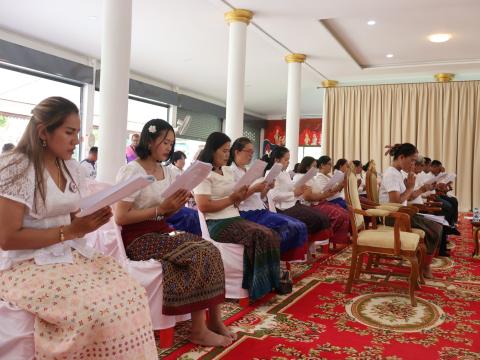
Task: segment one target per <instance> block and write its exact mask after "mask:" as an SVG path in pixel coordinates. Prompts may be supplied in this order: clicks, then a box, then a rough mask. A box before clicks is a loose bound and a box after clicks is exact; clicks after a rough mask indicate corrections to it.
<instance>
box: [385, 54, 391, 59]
mask: <svg viewBox="0 0 480 360" xmlns="http://www.w3.org/2000/svg"><path fill="white" fill-rule="evenodd" d="M385 56H386V57H387V58H389V59H391V58H392V57H393V54H387V55H385Z"/></svg>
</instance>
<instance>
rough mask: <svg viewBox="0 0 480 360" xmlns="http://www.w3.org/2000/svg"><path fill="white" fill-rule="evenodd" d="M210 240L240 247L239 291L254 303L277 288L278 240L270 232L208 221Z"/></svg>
mask: <svg viewBox="0 0 480 360" xmlns="http://www.w3.org/2000/svg"><path fill="white" fill-rule="evenodd" d="M207 225H208V231H209V233H210V237H211V238H212V239H213V240H215V241H218V242H222V243H234V244H242V245H244V246H245V251H244V253H243V280H242V287H243V288H244V289H247V290H248V293H249V297H250V299H252V300H257V299H259V298H260V297H262V296H263V295H265V294H268V293H269V292H270V291H272V289H274V288H278V286H279V284H280V236H279V235H278V234H277V233H276V232H275V231H274V230H272V229H269V228H266V227H265V226H262V225H258V224H255V223H254V222H251V221H248V220H245V219H242V218H241V217H234V218H228V219H221V220H208V221H207Z"/></svg>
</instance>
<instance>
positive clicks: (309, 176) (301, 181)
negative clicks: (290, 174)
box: [293, 167, 318, 189]
mask: <svg viewBox="0 0 480 360" xmlns="http://www.w3.org/2000/svg"><path fill="white" fill-rule="evenodd" d="M317 173H318V169H317V168H316V167H312V168H311V169H310V170H308V171H307V173H306V174H305V175H303V176H302V177H301V178H300V179H298V180H297V181H296V182H295V184H293V187H294V188H295V189H298V188H301V187H302V186H303V185H305V184H306V183H307V182H309V181H310V180H312V179H313V178H314V177H315V175H317Z"/></svg>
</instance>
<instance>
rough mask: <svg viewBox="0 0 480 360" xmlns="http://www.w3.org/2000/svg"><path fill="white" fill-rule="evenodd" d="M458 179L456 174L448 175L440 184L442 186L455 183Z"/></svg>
mask: <svg viewBox="0 0 480 360" xmlns="http://www.w3.org/2000/svg"><path fill="white" fill-rule="evenodd" d="M456 177H457V175H456V174H447V176H445V177H444V178H443V179H442V180H440V181H439V183H442V184H448V183H449V182H453V181H455V178H456Z"/></svg>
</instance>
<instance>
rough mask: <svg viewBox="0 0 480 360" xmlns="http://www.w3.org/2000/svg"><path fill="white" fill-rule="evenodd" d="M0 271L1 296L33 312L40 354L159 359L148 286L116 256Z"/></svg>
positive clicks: (22, 265)
mask: <svg viewBox="0 0 480 360" xmlns="http://www.w3.org/2000/svg"><path fill="white" fill-rule="evenodd" d="M73 259H74V261H73V264H51V265H36V264H35V263H34V261H33V260H26V261H23V262H21V263H18V264H15V265H14V266H13V267H12V268H11V269H9V270H5V271H2V272H0V298H1V299H3V300H5V301H8V302H10V303H12V304H14V305H16V306H17V307H19V308H22V309H24V310H26V311H28V312H30V313H32V314H34V315H35V325H34V328H35V331H34V340H35V358H36V359H86V360H88V359H98V358H103V359H124V360H126V359H148V360H150V359H157V349H156V345H155V340H154V337H153V330H152V324H151V320H150V310H149V307H148V300H147V296H146V293H145V289H144V288H143V287H142V286H140V285H139V284H138V283H137V282H136V281H134V280H133V279H131V278H130V277H129V276H128V274H127V273H126V272H125V271H124V270H123V269H122V267H121V266H120V265H119V264H117V262H115V260H114V259H112V258H110V257H106V256H102V255H96V256H95V257H94V258H93V259H87V258H85V257H83V256H81V255H80V254H78V253H77V252H76V251H74V252H73Z"/></svg>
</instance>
